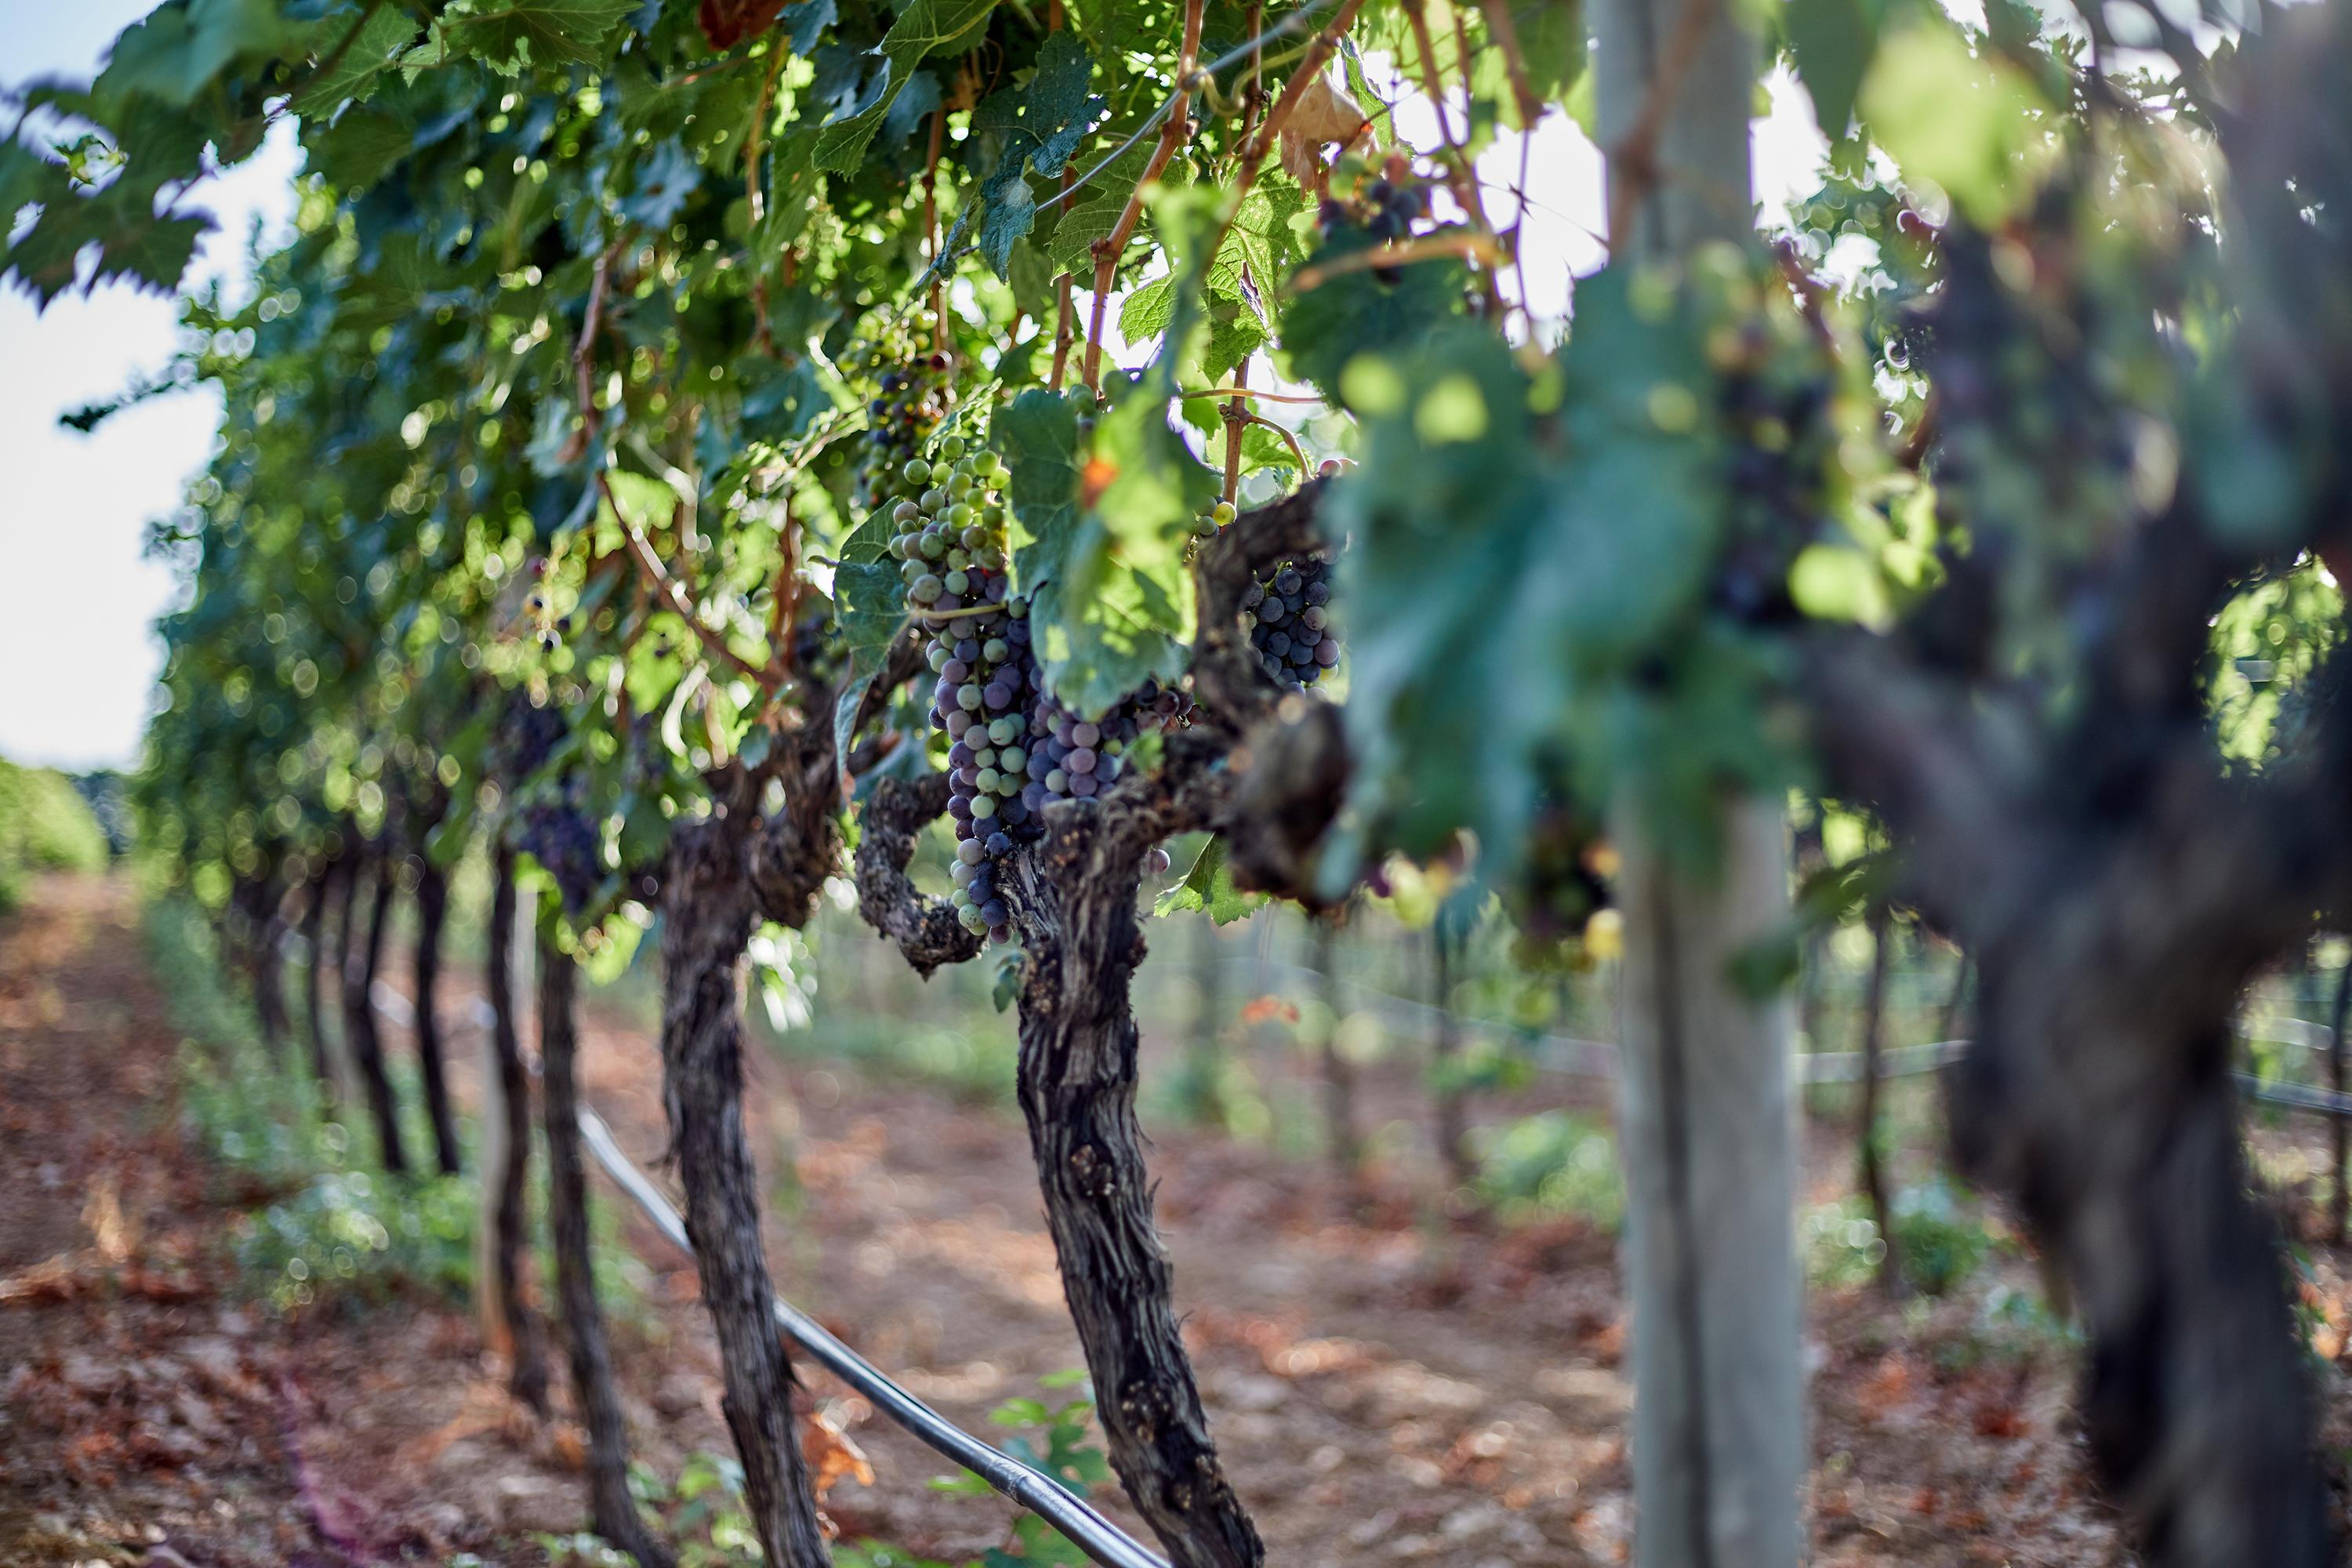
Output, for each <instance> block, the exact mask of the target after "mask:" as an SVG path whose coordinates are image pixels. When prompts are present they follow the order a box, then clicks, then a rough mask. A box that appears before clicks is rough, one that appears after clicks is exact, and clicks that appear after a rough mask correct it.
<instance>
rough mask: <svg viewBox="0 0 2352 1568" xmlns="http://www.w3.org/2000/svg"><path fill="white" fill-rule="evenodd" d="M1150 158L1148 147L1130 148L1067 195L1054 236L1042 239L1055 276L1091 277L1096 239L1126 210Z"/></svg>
mask: <svg viewBox="0 0 2352 1568" xmlns="http://www.w3.org/2000/svg"><path fill="white" fill-rule="evenodd" d="M1150 161H1151V149H1150V148H1149V147H1147V146H1143V145H1140V144H1139V145H1137V146H1134V147H1130V148H1129V149H1128V150H1127V151H1126V152H1125V153H1121V154H1119V158H1118V162H1117V163H1113V164H1112V165H1111V166H1110V167H1109V168H1108V169H1105V170H1104V171H1103V172H1102V173H1101V174H1097V175H1096V176H1095V178H1094V183H1093V184H1089V185H1087V186H1086V187H1085V188H1084V189H1083V190H1081V191H1079V192H1078V193H1077V194H1076V195H1074V196H1072V197H1071V198H1070V202H1069V204H1068V205H1066V206H1065V207H1064V208H1063V209H1062V216H1061V221H1059V222H1058V223H1056V224H1055V226H1054V234H1053V237H1052V238H1050V239H1048V240H1047V241H1046V242H1045V256H1046V258H1047V259H1048V260H1050V261H1052V262H1053V264H1054V271H1055V274H1056V275H1057V276H1058V275H1059V274H1061V273H1064V272H1075V273H1076V274H1078V275H1079V276H1080V277H1081V278H1091V277H1093V276H1094V253H1095V241H1097V240H1098V239H1103V238H1106V237H1108V236H1109V234H1110V231H1111V230H1112V229H1113V228H1116V227H1117V226H1118V215H1119V214H1120V213H1122V212H1124V211H1126V210H1127V197H1128V193H1129V192H1130V191H1132V190H1134V189H1135V182H1136V181H1138V180H1139V179H1141V178H1142V177H1143V167H1144V165H1145V164H1146V163H1150ZM1081 173H1083V171H1081Z"/></svg>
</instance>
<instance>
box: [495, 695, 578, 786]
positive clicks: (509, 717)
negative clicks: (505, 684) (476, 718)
mask: <svg viewBox="0 0 2352 1568" xmlns="http://www.w3.org/2000/svg"><path fill="white" fill-rule="evenodd" d="M563 731H564V722H563V715H562V713H559V712H557V711H556V710H554V709H552V708H539V707H534V706H533V705H532V704H531V703H530V702H529V701H526V700H524V699H523V698H522V697H521V696H520V694H518V695H516V696H515V697H514V698H513V699H512V700H509V702H508V704H507V710H506V714H505V717H504V720H503V721H502V722H501V723H500V724H499V750H500V751H501V752H504V753H505V756H504V758H503V763H504V765H503V766H502V767H501V768H500V769H499V772H500V773H501V774H502V778H501V783H502V784H504V785H505V786H506V787H507V788H509V789H511V788H513V787H514V786H515V785H516V784H520V783H522V782H523V781H524V780H525V779H528V778H529V777H530V775H531V774H533V773H537V772H539V770H540V769H541V768H542V767H544V766H546V765H547V759H548V758H549V756H551V754H552V753H553V752H554V751H555V747H556V743H557V742H560V741H562V739H563Z"/></svg>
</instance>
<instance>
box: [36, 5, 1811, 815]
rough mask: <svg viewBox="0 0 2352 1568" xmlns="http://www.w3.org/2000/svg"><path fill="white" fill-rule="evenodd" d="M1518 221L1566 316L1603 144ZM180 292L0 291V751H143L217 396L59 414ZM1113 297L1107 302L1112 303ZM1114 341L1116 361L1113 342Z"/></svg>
mask: <svg viewBox="0 0 2352 1568" xmlns="http://www.w3.org/2000/svg"><path fill="white" fill-rule="evenodd" d="M151 3H152V0H76V3H75V4H73V5H38V6H36V5H24V4H11V5H5V7H0V9H5V11H7V12H9V13H13V14H12V15H9V16H8V17H7V22H6V26H7V29H8V48H7V54H6V57H5V75H0V85H5V86H8V87H18V86H22V85H23V84H24V83H25V82H26V81H27V80H29V79H34V78H37V77H41V76H49V75H56V76H63V77H68V78H71V79H78V80H87V79H89V76H90V75H92V74H93V73H94V72H95V71H96V70H97V68H98V67H99V65H100V62H101V61H102V59H103V58H104V55H105V51H106V49H107V47H108V46H109V45H110V43H111V42H112V40H113V38H114V37H115V35H116V34H117V33H119V32H121V29H122V28H123V27H124V26H127V25H129V24H130V23H131V22H132V21H134V20H136V19H137V18H138V17H139V16H142V15H143V14H144V13H145V12H146V11H147V9H148V8H149V5H150V4H151ZM1769 86H1770V88H1771V100H1772V112H1771V113H1770V115H1769V116H1768V117H1767V118H1765V119H1762V120H1759V121H1757V122H1756V132H1755V146H1756V172H1757V184H1758V189H1759V196H1760V197H1761V199H1762V201H1763V203H1764V205H1765V207H1766V210H1767V211H1768V212H1769V211H1775V210H1778V209H1780V208H1781V207H1783V206H1784V205H1786V203H1787V202H1788V200H1789V199H1790V197H1791V196H1794V195H1802V194H1804V193H1805V192H1807V191H1809V190H1810V189H1811V187H1812V185H1813V184H1814V183H1815V182H1814V173H1815V171H1816V170H1817V169H1818V167H1819V164H1820V161H1821V158H1822V152H1823V147H1822V138H1821V135H1820V133H1819V132H1817V131H1816V130H1815V129H1814V128H1813V122H1812V115H1811V105H1810V104H1809V103H1807V102H1806V100H1805V98H1804V95H1803V93H1802V92H1801V91H1800V90H1797V89H1795V88H1794V86H1793V84H1791V83H1790V82H1789V81H1788V80H1787V79H1786V78H1785V76H1778V77H1776V78H1775V79H1773V80H1772V81H1771V82H1770V83H1769ZM1398 120H1399V130H1400V131H1401V132H1402V133H1403V135H1404V137H1405V138H1406V140H1408V141H1410V142H1414V143H1415V144H1416V145H1422V146H1429V145H1434V144H1435V142H1436V141H1437V138H1436V135H1435V126H1434V121H1433V118H1432V116H1431V114H1430V110H1429V106H1428V103H1427V101H1426V100H1417V99H1416V100H1411V101H1406V102H1403V103H1401V104H1400V105H1399V107H1398ZM298 167H299V151H298V150H297V148H296V147H295V145H294V143H293V139H292V137H291V135H290V127H288V126H284V125H281V126H279V127H278V130H277V131H276V132H273V133H272V135H271V137H270V140H269V142H268V143H267V144H266V145H265V146H264V148H263V150H262V151H261V153H258V154H257V156H256V157H255V158H254V159H252V160H251V161H250V162H248V163H246V164H244V165H242V166H240V167H239V168H238V169H236V170H235V171H233V172H232V173H231V174H228V175H226V176H225V177H223V178H221V179H218V180H215V181H213V182H211V183H210V184H206V185H205V186H204V187H202V188H201V189H200V190H199V191H198V193H197V195H196V196H195V198H194V200H195V201H196V203H197V205H204V206H206V207H208V208H210V209H211V211H212V212H213V213H214V214H215V216H218V217H220V218H221V219H222V220H223V222H224V226H223V228H222V230H221V231H220V232H218V233H215V235H213V236H212V237H210V239H209V240H208V241H207V243H206V245H205V248H204V250H203V251H202V252H201V253H200V256H199V260H198V263H197V268H196V274H195V277H196V279H199V280H200V279H210V278H213V277H223V278H226V279H229V281H230V285H231V287H232V288H234V287H238V286H241V284H242V281H243V279H244V277H245V275H246V268H245V265H244V254H245V247H246V240H247V234H248V232H249V229H250V226H251V225H252V223H253V222H254V220H255V219H256V218H257V217H259V218H261V219H262V220H263V221H264V222H266V223H268V224H271V225H274V226H281V227H282V226H283V225H284V223H285V222H286V220H287V216H288V215H289V213H290V212H291V210H292V205H293V195H292V188H291V182H292V179H293V176H294V174H295V172H296V170H297V168H298ZM1530 170H1531V179H1530V186H1531V194H1532V195H1533V198H1534V199H1533V202H1532V204H1531V205H1530V207H1529V211H1528V219H1527V229H1526V235H1525V240H1526V246H1527V255H1528V291H1529V293H1530V295H1531V296H1532V299H1531V300H1530V303H1531V304H1532V305H1533V306H1534V309H1535V311H1536V313H1537V314H1538V316H1541V317H1544V318H1547V319H1549V320H1552V321H1557V320H1558V319H1559V317H1560V316H1562V315H1563V314H1565V312H1566V308H1567V304H1568V290H1569V279H1570V276H1571V275H1572V274H1576V273H1582V272H1587V271H1590V270H1591V269H1592V268H1594V267H1596V266H1598V265H1599V264H1600V261H1601V245H1600V242H1599V240H1598V239H1597V238H1596V237H1595V236H1596V235H1598V233H1599V232H1600V231H1601V228H1602V226H1603V225H1604V222H1605V215H1604V212H1603V204H1602V200H1601V155H1600V153H1599V152H1598V150H1597V149H1595V148H1594V147H1593V146H1592V145H1591V142H1587V141H1586V140H1585V139H1584V138H1583V136H1582V135H1581V134H1580V132H1577V131H1576V130H1575V129H1574V127H1573V126H1570V125H1569V124H1568V123H1567V122H1566V121H1562V120H1559V119H1558V118H1557V117H1555V118H1554V119H1553V120H1551V121H1548V122H1547V124H1546V126H1545V128H1544V129H1543V131H1542V132H1540V133H1539V134H1538V139H1537V146H1536V148H1535V150H1534V154H1533V157H1532V160H1531V163H1530ZM1479 172H1480V174H1481V176H1482V178H1483V179H1484V181H1485V182H1486V184H1488V186H1489V192H1488V196H1487V200H1488V204H1489V210H1490V211H1491V212H1492V214H1493V216H1495V218H1496V222H1497V223H1498V225H1499V224H1505V223H1507V222H1508V221H1509V214H1510V212H1511V210H1512V207H1513V205H1514V204H1513V201H1512V198H1511V197H1510V196H1509V195H1508V194H1507V193H1508V190H1509V187H1510V186H1511V185H1512V184H1514V183H1516V181H1517V175H1518V149H1517V143H1516V142H1510V143H1508V144H1498V145H1496V147H1494V148H1493V149H1492V150H1490V152H1489V153H1488V154H1487V155H1486V157H1485V158H1483V159H1482V160H1481V161H1480V165H1479ZM173 310H174V302H173V301H172V300H166V299H163V298H161V297H159V296H156V295H152V294H143V293H139V292H135V291H133V290H131V289H124V288H121V287H115V288H109V289H100V291H99V292H98V293H96V294H95V295H93V296H91V297H89V298H88V299H84V298H83V297H82V296H80V295H79V294H78V293H75V294H68V295H64V296H61V297H60V298H59V299H58V300H57V302H56V303H54V304H52V305H51V306H50V307H49V309H48V310H47V312H46V313H44V314H41V315H36V314H35V313H34V310H33V306H32V302H31V300H28V299H27V298H26V296H25V295H24V294H22V293H20V292H17V291H16V290H14V289H10V290H8V291H6V292H5V293H0V366H5V367H7V371H8V374H5V375H0V473H5V474H7V475H9V476H11V477H12V478H13V479H16V480H17V482H18V485H19V493H18V498H17V500H16V502H15V503H14V504H13V505H11V506H9V507H7V508H6V509H5V510H0V757H6V758H8V759H10V760H11V761H16V762H30V763H50V764H53V765H57V766H61V767H66V768H71V769H77V770H79V769H85V768H92V767H125V766H129V765H131V763H134V762H135V761H136V760H137V757H138V754H139V745H140V737H141V733H142V731H143V730H144V729H145V727H146V722H147V713H148V708H149V702H150V699H151V696H152V690H153V687H154V681H155V677H156V675H157V672H158V671H159V669H160V668H161V666H162V660H163V647H162V644H161V643H160V642H159V641H158V639H157V638H156V637H155V636H154V632H153V622H154V620H155V617H156V616H158V615H159V614H161V613H162V612H163V611H164V610H165V609H167V608H169V607H170V605H171V603H172V600H173V594H174V590H175V584H174V583H173V577H172V574H171V573H170V572H169V571H167V570H166V569H165V568H164V567H163V565H162V564H161V563H157V562H153V561H150V560H147V559H145V558H144V546H145V541H146V537H147V529H148V524H149V523H150V522H151V521H153V520H154V519H157V518H161V517H164V516H167V515H168V514H169V513H170V512H171V511H172V510H173V509H174V508H176V507H177V506H178V505H179V502H180V498H181V491H182V489H183V487H184V485H185V484H186V482H187V481H188V480H189V479H191V478H192V477H194V474H195V473H196V471H197V470H198V469H199V468H202V467H203V465H204V463H205V459H206V458H207V457H208V456H209V455H210V453H211V450H212V444H213V431H214V426H215V422H216V421H217V420H218V418H219V414H220V404H219V399H218V398H217V397H216V396H215V395H214V394H213V393H212V392H211V391H209V390H208V389H207V390H198V391H194V392H186V393H175V394H173V395H169V396H166V397H159V398H156V399H154V400H152V401H151V402H148V403H145V404H142V405H139V406H138V407H135V408H132V409H130V410H128V411H126V412H124V413H121V414H118V415H116V416H114V417H113V418H111V419H109V420H108V421H106V422H105V423H104V424H102V425H100V426H99V428H98V430H97V432H96V433H95V434H93V435H89V436H82V435H79V434H77V433H76V432H74V431H72V430H69V429H66V428H64V427H62V426H59V425H58V422H57V421H58V415H59V414H60V413H62V412H65V411H66V410H68V409H73V408H78V407H80V406H82V405H85V404H87V403H89V402H91V401H93V400H96V399H100V398H103V397H106V396H108V395H111V394H114V393H116V392H119V391H121V389H122V388H123V387H125V386H127V385H129V384H131V382H132V381H133V380H134V379H135V378H137V377H138V376H139V375H141V374H144V373H152V372H153V371H156V370H159V369H161V368H162V367H163V364H164V363H165V362H166V361H167V359H168V358H169V356H170V354H171V352H172V347H173V339H174V331H175V328H174V325H173V320H174V317H173ZM1115 315H1116V312H1114V316H1115ZM1107 346H1108V347H1110V348H1111V350H1112V353H1113V357H1114V362H1116V361H1117V358H1118V347H1119V345H1118V344H1116V343H1113V344H1110V345H1107Z"/></svg>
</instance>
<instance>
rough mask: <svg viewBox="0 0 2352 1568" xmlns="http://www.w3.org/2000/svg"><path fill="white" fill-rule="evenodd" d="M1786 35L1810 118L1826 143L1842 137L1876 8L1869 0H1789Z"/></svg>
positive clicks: (1873, 42)
mask: <svg viewBox="0 0 2352 1568" xmlns="http://www.w3.org/2000/svg"><path fill="white" fill-rule="evenodd" d="M1788 34H1789V53H1790V57H1791V58H1793V59H1794V61H1795V62H1796V67H1797V79H1798V80H1799V81H1801V82H1802V83H1804V85H1805V91H1806V92H1808V93H1810V94H1811V96H1812V100H1813V118H1814V119H1815V120H1817V121H1820V122H1821V127H1822V133H1823V134H1824V135H1826V136H1828V137H1829V139H1830V140H1831V141H1832V142H1838V141H1842V140H1843V139H1844V136H1845V132H1846V130H1847V128H1848V127H1849V126H1850V125H1852V124H1853V102H1854V98H1855V95H1856V94H1858V93H1860V92H1861V90H1862V79H1863V73H1864V71H1866V70H1867V69H1868V68H1869V67H1870V56H1871V51H1872V50H1873V49H1874V48H1875V47H1877V45H1878V16H1877V7H1876V6H1875V5H1872V4H1870V3H1869V0H1790V5H1789V11H1788Z"/></svg>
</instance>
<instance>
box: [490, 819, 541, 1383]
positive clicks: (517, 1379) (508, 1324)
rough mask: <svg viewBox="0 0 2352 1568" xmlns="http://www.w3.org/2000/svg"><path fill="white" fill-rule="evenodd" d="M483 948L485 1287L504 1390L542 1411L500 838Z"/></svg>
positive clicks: (524, 1125) (524, 1118) (508, 860)
mask: <svg viewBox="0 0 2352 1568" xmlns="http://www.w3.org/2000/svg"><path fill="white" fill-rule="evenodd" d="M490 861H491V864H490V878H491V881H490V919H489V951H488V953H487V954H486V955H485V957H484V962H483V965H482V968H483V986H484V989H486V990H487V991H488V993H489V1000H490V1030H489V1047H490V1069H491V1077H492V1079H493V1081H494V1082H495V1083H496V1085H497V1089H498V1101H499V1103H498V1114H499V1136H498V1137H497V1138H496V1139H495V1140H493V1141H492V1142H495V1145H496V1147H497V1150H498V1157H497V1159H496V1160H495V1161H493V1160H491V1159H490V1158H489V1157H488V1155H485V1156H484V1164H483V1170H482V1181H483V1184H484V1185H485V1186H487V1187H488V1188H489V1189H491V1191H492V1192H493V1194H495V1196H494V1200H493V1203H492V1205H491V1211H490V1237H489V1247H488V1261H489V1265H490V1289H491V1292H492V1294H493V1295H494V1296H495V1297H496V1299H497V1309H498V1311H499V1317H500V1320H501V1321H502V1322H503V1324H504V1326H505V1338H506V1342H507V1364H508V1368H509V1371H508V1373H507V1388H508V1391H509V1393H511V1394H513V1395H514V1396H515V1397H516V1398H517V1399H519V1400H520V1401H522V1403H523V1404H525V1405H529V1406H530V1408H531V1409H533V1410H535V1411H537V1412H539V1413H540V1414H541V1415H545V1414H547V1335H546V1333H545V1331H543V1330H542V1328H541V1324H540V1320H539V1314H538V1313H537V1312H535V1311H533V1310H531V1307H530V1302H529V1301H527V1300H524V1299H523V1293H522V1260H523V1258H524V1257H525V1256H526V1254H527V1253H528V1252H529V1250H530V1237H529V1236H528V1234H527V1233H526V1228H527V1226H528V1224H529V1221H528V1219H527V1218H526V1215H525V1210H524V1206H523V1200H524V1195H525V1193H526V1190H527V1184H528V1182H529V1180H530V1074H529V1073H528V1072H526V1071H525V1070H524V1068H523V1060H522V1041H521V1037H520V1030H519V1029H518V1028H517V1027H516V1026H515V985H514V948H515V852H514V850H513V849H512V848H511V847H509V845H508V844H507V843H506V842H505V841H504V840H503V839H500V840H499V843H498V845H497V847H496V848H495V849H493V850H492V852H491V858H490Z"/></svg>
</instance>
